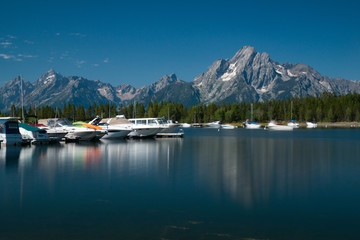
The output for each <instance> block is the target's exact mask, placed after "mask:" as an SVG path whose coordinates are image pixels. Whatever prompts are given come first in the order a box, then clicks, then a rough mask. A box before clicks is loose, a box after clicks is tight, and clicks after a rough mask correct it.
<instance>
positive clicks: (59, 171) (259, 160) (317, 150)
mask: <svg viewBox="0 0 360 240" xmlns="http://www.w3.org/2000/svg"><path fill="white" fill-rule="evenodd" d="M216 134H217V135H213V136H209V135H206V134H204V136H201V135H200V134H199V135H198V136H190V137H186V138H185V139H144V140H121V141H100V142H97V143H68V144H58V145H48V146H47V145H44V146H32V147H23V148H19V147H8V148H2V149H1V150H0V154H1V161H0V170H2V171H6V172H9V173H14V172H15V173H21V174H24V173H25V172H26V171H29V172H30V171H31V172H34V171H37V172H38V173H40V174H41V176H42V177H44V178H45V179H46V183H47V185H48V187H49V189H53V187H54V185H55V183H56V181H61V180H59V179H60V178H68V177H71V176H81V175H83V176H87V175H86V174H90V173H91V174H93V176H95V177H96V178H97V179H99V181H102V180H101V179H103V178H106V179H110V178H127V177H137V178H142V179H147V178H149V179H150V178H151V179H158V180H159V181H158V182H163V183H167V184H170V185H174V186H176V184H178V183H184V182H185V181H187V182H186V183H188V184H191V185H195V186H200V188H201V189H202V190H204V189H208V191H209V193H211V194H212V195H213V197H214V198H219V199H221V198H226V199H232V201H234V202H237V203H238V204H239V205H241V206H243V208H245V209H253V208H255V207H258V206H264V205H266V204H268V203H270V202H271V201H276V200H277V199H284V198H289V197H294V196H296V195H301V197H302V198H306V196H307V194H310V193H311V192H312V191H315V190H316V189H317V188H319V187H321V186H327V185H331V184H332V182H333V179H334V178H336V177H339V176H340V177H341V176H343V175H346V174H347V172H346V170H347V168H348V166H352V167H354V166H356V167H359V166H358V164H359V163H358V162H357V159H360V150H359V149H358V148H354V147H353V144H349V142H347V141H346V140H345V141H344V139H337V138H323V139H318V138H310V139H309V138H303V137H301V136H300V137H299V136H298V135H296V134H297V133H291V134H288V133H287V135H286V134H285V135H280V136H277V135H274V134H273V135H270V134H272V133H268V132H264V131H263V132H261V133H260V134H258V133H256V134H254V133H253V132H246V131H239V132H238V134H237V135H234V134H230V135H229V134H228V135H227V134H223V133H216ZM294 134H295V135H294ZM215 136H216V137H215ZM352 141H353V140H352ZM355 141H356V140H355ZM189 187H193V186H190V185H189Z"/></svg>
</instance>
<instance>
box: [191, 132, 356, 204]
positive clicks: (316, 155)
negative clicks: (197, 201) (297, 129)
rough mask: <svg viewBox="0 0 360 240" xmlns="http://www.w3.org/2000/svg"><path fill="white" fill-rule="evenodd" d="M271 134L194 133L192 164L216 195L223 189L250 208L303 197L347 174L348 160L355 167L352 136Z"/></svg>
mask: <svg viewBox="0 0 360 240" xmlns="http://www.w3.org/2000/svg"><path fill="white" fill-rule="evenodd" d="M244 134H246V132H244ZM269 134H271V133H262V134H260V135H259V136H256V137H254V136H251V134H249V135H247V136H241V137H240V138H239V137H234V136H229V137H217V138H213V139H211V140H208V139H206V138H198V140H197V141H194V142H193V144H195V146H193V147H194V148H197V149H198V151H196V157H195V159H196V160H197V161H196V162H195V163H194V164H196V169H197V171H198V173H197V174H196V175H197V177H198V179H199V182H200V184H201V185H202V186H203V187H206V188H210V189H211V191H212V192H213V194H214V196H215V197H219V198H223V197H224V195H227V196H229V197H230V198H232V199H233V200H234V201H236V202H238V203H240V204H241V205H242V206H243V207H244V208H246V209H252V208H254V207H260V206H261V207H264V206H266V205H267V204H269V203H270V202H271V201H277V200H279V199H285V198H292V197H296V196H301V198H303V199H306V198H307V196H308V195H310V193H312V192H314V191H317V190H318V189H319V188H320V189H321V187H324V186H325V187H328V186H331V185H332V184H333V182H334V179H336V178H339V176H340V177H344V176H346V175H347V174H348V173H349V172H348V170H349V169H348V166H353V167H355V168H358V167H359V161H358V159H360V150H359V149H358V148H354V142H349V141H346V140H345V141H344V140H343V139H336V138H332V139H326V138H325V139H309V138H305V139H302V138H298V137H296V135H293V134H288V135H283V136H282V137H274V136H271V135H269ZM353 140H355V141H357V142H358V140H356V139H353Z"/></svg>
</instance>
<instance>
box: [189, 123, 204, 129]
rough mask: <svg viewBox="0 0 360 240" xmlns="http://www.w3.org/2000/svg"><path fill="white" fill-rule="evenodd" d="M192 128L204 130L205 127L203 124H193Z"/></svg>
mask: <svg viewBox="0 0 360 240" xmlns="http://www.w3.org/2000/svg"><path fill="white" fill-rule="evenodd" d="M191 127H193V128H202V127H203V125H202V124H201V123H192V124H191Z"/></svg>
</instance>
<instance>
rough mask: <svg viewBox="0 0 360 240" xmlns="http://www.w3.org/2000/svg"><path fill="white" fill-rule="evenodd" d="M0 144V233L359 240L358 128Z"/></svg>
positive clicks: (203, 132) (1, 236)
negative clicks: (16, 145)
mask: <svg viewBox="0 0 360 240" xmlns="http://www.w3.org/2000/svg"><path fill="white" fill-rule="evenodd" d="M184 132H185V135H184V138H180V139H178V138H174V139H143V140H135V139H134V140H118V141H104V140H102V141H99V142H91V143H66V144H65V143H60V144H56V145H48V146H31V147H2V148H1V149H0V214H1V215H0V216H1V218H0V239H1V240H2V239H11V240H13V239H244V240H250V239H360V228H359V225H360V206H359V203H360V130H359V129H311V130H308V129H296V130H294V131H292V132H277V131H265V130H246V129H235V130H221V131H218V130H217V129H205V128H204V129H184Z"/></svg>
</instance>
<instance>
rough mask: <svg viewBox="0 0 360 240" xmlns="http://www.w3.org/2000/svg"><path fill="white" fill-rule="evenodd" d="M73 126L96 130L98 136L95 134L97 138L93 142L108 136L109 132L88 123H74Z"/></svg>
mask: <svg viewBox="0 0 360 240" xmlns="http://www.w3.org/2000/svg"><path fill="white" fill-rule="evenodd" d="M73 125H74V126H76V127H84V128H90V129H94V130H95V132H96V134H95V137H94V139H93V140H99V139H100V138H102V137H104V136H105V135H106V134H107V131H106V130H103V129H102V128H101V127H100V126H96V125H93V124H89V123H86V122H74V123H73Z"/></svg>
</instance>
